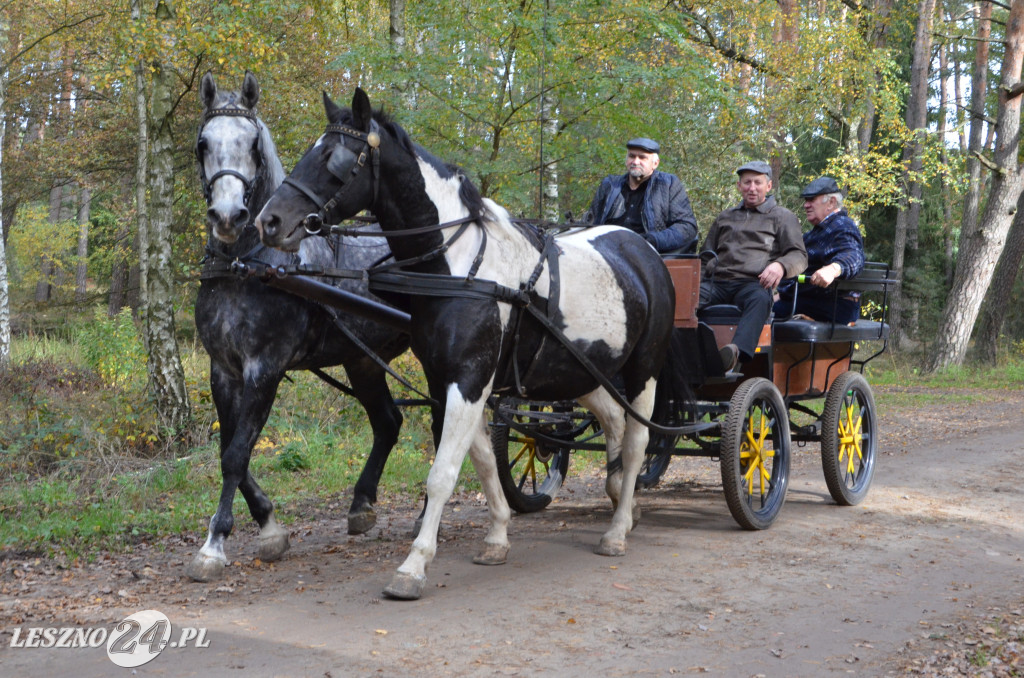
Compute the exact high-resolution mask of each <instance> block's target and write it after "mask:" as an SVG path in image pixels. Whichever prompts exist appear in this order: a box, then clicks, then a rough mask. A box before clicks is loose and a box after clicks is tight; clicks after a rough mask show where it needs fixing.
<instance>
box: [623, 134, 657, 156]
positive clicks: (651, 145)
mask: <svg viewBox="0 0 1024 678" xmlns="http://www.w3.org/2000/svg"><path fill="white" fill-rule="evenodd" d="M626 148H639V149H640V150H641V151H647V152H648V153H659V152H661V146H660V145H659V144H658V142H657V141H655V140H654V139H648V138H647V137H637V138H636V139H630V140H629V141H627V142H626Z"/></svg>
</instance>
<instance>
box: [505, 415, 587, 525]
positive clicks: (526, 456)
mask: <svg viewBox="0 0 1024 678" xmlns="http://www.w3.org/2000/svg"><path fill="white" fill-rule="evenodd" d="M500 408H501V413H500V414H501V416H496V417H495V419H494V421H493V423H492V424H491V445H492V446H493V447H494V456H495V459H496V461H497V464H498V480H499V481H500V482H501V489H502V491H503V492H504V494H505V498H506V499H507V500H508V504H509V506H510V507H511V508H512V510H513V511H517V512H519V513H533V512H535V511H540V510H541V509H543V508H545V507H546V506H547V505H548V504H550V503H551V500H552V499H554V498H555V496H556V495H557V494H558V490H559V489H560V488H561V487H562V482H563V481H564V480H565V475H566V473H567V472H568V470H569V452H570V450H571V447H570V446H569V443H571V442H572V440H573V439H574V437H575V434H576V432H575V427H574V425H573V423H572V421H571V420H562V421H560V420H558V419H557V414H559V408H558V407H554V408H553V407H551V406H539V405H532V404H526V403H522V404H518V405H515V404H512V405H504V404H503V405H500ZM562 409H564V408H562ZM569 409H570V410H571V408H569ZM552 410H555V412H552ZM545 415H552V416H550V417H549V416H545ZM502 417H505V418H508V419H510V420H511V421H513V422H515V423H516V424H519V425H520V426H522V427H523V428H524V429H525V430H526V431H527V432H523V431H517V430H515V429H514V428H512V427H511V426H510V425H509V424H508V423H506V421H503V419H502ZM530 430H535V431H536V432H537V433H538V434H542V435H545V436H549V437H554V438H558V439H562V438H563V437H564V438H565V440H566V443H567V444H566V445H564V446H563V445H556V444H553V443H551V442H547V441H543V440H539V439H538V438H535V437H534V436H531V435H529V431H530Z"/></svg>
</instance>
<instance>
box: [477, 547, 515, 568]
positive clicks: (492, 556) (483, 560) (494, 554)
mask: <svg viewBox="0 0 1024 678" xmlns="http://www.w3.org/2000/svg"><path fill="white" fill-rule="evenodd" d="M508 550H509V546H508V544H504V545H502V544H485V545H484V550H483V551H481V552H480V553H478V554H477V555H476V556H474V557H473V562H474V563H476V564H477V565H504V564H505V561H506V560H508Z"/></svg>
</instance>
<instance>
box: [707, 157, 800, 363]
mask: <svg viewBox="0 0 1024 678" xmlns="http://www.w3.org/2000/svg"><path fill="white" fill-rule="evenodd" d="M736 174H738V175H739V181H738V182H737V184H736V187H737V188H738V189H739V192H740V195H741V196H742V198H743V202H741V203H740V204H739V205H737V206H736V207H731V208H729V209H727V210H725V211H724V212H722V213H721V214H719V215H718V218H717V219H715V222H714V223H713V224H711V230H709V231H708V237H707V239H706V240H705V241H704V246H703V247H702V248H701V253H702V257H703V258H704V259H705V261H708V259H707V256H708V255H705V254H703V253H704V252H713V253H714V255H715V256H714V257H712V258H711V259H710V261H708V263H707V264H706V265H705V267H704V276H703V278H704V279H703V281H702V282H701V284H700V305H701V306H708V305H711V304H735V305H736V306H738V307H739V308H740V312H741V315H740V321H739V323H738V324H737V326H736V335H735V337H734V338H733V343H731V344H728V345H726V346H725V347H723V348H722V363H723V364H724V365H725V368H726V371H728V370H731V369H732V368H733V367H735V366H736V361H737V359H738V360H740V361H744V362H745V361H747V360H750V359H751V357H753V354H754V349H755V348H757V340H758V337H759V336H760V334H761V327H762V326H763V325H764V323H765V322H766V321H767V320H768V317H769V315H770V314H771V310H772V291H773V290H774V289H775V287H776V286H777V285H778V284H779V281H781V280H782V279H783V278H791V277H793V276H795V275H797V274H798V273H800V272H802V271H803V270H804V269H805V268H807V250H806V249H805V248H804V240H803V236H802V235H801V233H800V222H799V220H797V218H796V215H794V214H793V213H792V212H790V211H789V210H787V209H786V208H785V207H782V206H781V205H779V204H778V203H776V202H775V197H774V196H772V195H769V193H770V192H771V190H772V169H771V167H770V166H769V165H768V163H765V162H761V161H754V162H748V163H747V164H745V165H743V166H742V167H740V168H739V169H737V170H736Z"/></svg>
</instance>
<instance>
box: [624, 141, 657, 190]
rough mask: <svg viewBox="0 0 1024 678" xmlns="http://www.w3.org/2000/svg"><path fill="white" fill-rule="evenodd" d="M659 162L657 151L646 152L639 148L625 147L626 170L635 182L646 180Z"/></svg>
mask: <svg viewBox="0 0 1024 678" xmlns="http://www.w3.org/2000/svg"><path fill="white" fill-rule="evenodd" d="M660 162H661V160H660V158H658V154H657V153H648V152H647V151H642V150H640V149H639V148H627V149H626V172H628V173H629V176H630V177H631V178H632V179H633V180H634V181H636V182H637V183H642V182H644V181H646V180H647V179H648V178H649V177H650V176H651V175H652V174H654V170H656V169H658V163H660Z"/></svg>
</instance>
